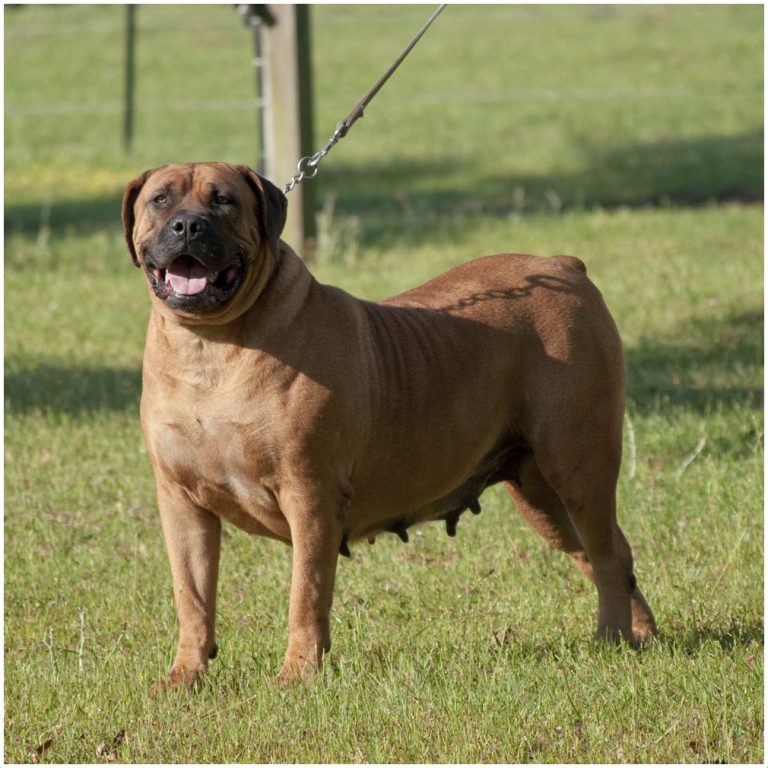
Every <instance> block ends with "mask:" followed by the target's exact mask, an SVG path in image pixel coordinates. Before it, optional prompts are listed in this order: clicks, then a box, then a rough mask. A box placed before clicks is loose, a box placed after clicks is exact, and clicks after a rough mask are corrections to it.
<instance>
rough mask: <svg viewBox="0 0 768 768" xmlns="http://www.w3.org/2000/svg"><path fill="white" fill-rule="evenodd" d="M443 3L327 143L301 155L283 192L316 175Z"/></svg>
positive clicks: (442, 7) (442, 6)
mask: <svg viewBox="0 0 768 768" xmlns="http://www.w3.org/2000/svg"><path fill="white" fill-rule="evenodd" d="M445 5H446V4H445V3H443V4H442V5H439V6H438V7H437V10H435V12H434V13H433V14H432V15H431V16H430V17H429V18H428V19H427V21H426V22H425V23H424V26H422V28H421V29H420V30H419V31H418V32H417V33H416V36H415V37H414V38H413V40H411V42H410V43H408V45H407V46H406V47H405V48H404V49H403V52H402V53H401V54H400V55H399V56H398V57H397V58H396V59H395V60H394V61H393V62H392V64H391V66H390V67H389V69H388V70H387V71H386V72H385V73H384V74H383V75H382V76H381V77H380V78H379V79H378V80H377V81H376V84H375V85H374V86H373V88H371V90H370V91H368V93H366V94H365V96H363V98H362V99H360V101H359V102H358V103H357V105H356V106H355V108H354V109H353V110H352V111H351V112H350V113H349V114H348V115H347V116H346V117H345V118H344V119H343V120H342V121H341V122H340V123H339V124H338V125H337V126H336V130H335V131H334V132H333V134H332V135H331V138H330V139H328V143H327V144H326V145H325V146H324V147H323V148H322V149H321V150H320V151H319V152H315V154H314V155H307V156H306V157H302V158H301V160H299V164H298V167H297V170H298V173H296V175H295V176H293V177H292V178H291V180H290V181H289V182H288V183H287V184H286V185H285V188H284V189H283V194H286V195H287V194H288V193H289V192H290V191H291V190H292V189H293V188H294V187H295V186H296V185H297V184H300V183H301V182H302V181H304V180H305V179H313V178H314V177H315V176H317V171H318V170H319V168H318V166H319V165H320V161H321V160H322V159H323V158H324V157H325V156H326V155H327V154H328V153H329V152H330V151H331V148H332V147H333V145H334V144H336V143H337V142H338V141H339V140H341V139H343V138H344V137H345V136H346V135H347V133H349V129H350V128H351V127H352V126H353V125H354V124H355V122H356V121H357V120H359V119H360V118H361V117H362V116H363V111H364V110H365V108H366V107H367V106H368V104H370V103H371V101H373V98H374V97H375V96H376V94H377V93H378V92H379V91H380V90H381V89H382V87H383V86H384V83H386V82H387V80H389V78H390V77H392V74H393V73H394V71H395V70H396V69H397V68H398V67H399V66H400V64H402V63H403V60H404V59H405V57H406V56H407V55H408V54H409V53H410V52H411V51H412V50H413V48H414V46H415V45H416V43H418V42H419V40H421V38H422V37H423V36H424V33H425V32H426V31H427V30H428V29H429V28H430V27H431V26H432V22H433V21H434V20H435V19H436V18H437V17H438V16H439V15H440V14H441V13H442V12H443V9H444V8H445Z"/></svg>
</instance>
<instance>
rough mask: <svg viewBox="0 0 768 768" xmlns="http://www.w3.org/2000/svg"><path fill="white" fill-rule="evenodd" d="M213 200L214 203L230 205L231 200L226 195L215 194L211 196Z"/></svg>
mask: <svg viewBox="0 0 768 768" xmlns="http://www.w3.org/2000/svg"><path fill="white" fill-rule="evenodd" d="M213 202H214V203H216V205H230V204H231V202H232V201H231V200H230V199H229V198H228V197H227V196H226V195H216V196H215V197H214V198H213Z"/></svg>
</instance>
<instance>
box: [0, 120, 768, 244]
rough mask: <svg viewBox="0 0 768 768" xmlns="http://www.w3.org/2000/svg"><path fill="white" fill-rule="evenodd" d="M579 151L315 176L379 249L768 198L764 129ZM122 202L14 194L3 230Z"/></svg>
mask: <svg viewBox="0 0 768 768" xmlns="http://www.w3.org/2000/svg"><path fill="white" fill-rule="evenodd" d="M509 152H510V153H513V152H514V149H510V150H509ZM581 154H582V155H583V156H584V157H585V158H586V160H585V163H584V165H585V168H584V169H583V170H582V171H580V172H577V173H573V174H559V175H558V174H554V175H543V176H516V175H514V174H494V175H492V176H481V175H478V171H477V168H476V166H475V165H474V164H473V163H472V161H471V159H457V158H456V157H454V156H448V155H447V156H446V157H445V158H435V159H430V160H426V161H418V160H412V159H403V158H400V159H398V158H386V159H383V160H381V159H372V160H369V161H366V163H365V164H364V165H354V166H350V165H345V164H344V161H343V155H341V156H340V157H339V159H338V160H337V162H329V164H328V165H327V166H324V167H323V169H322V173H321V176H320V178H319V180H318V181H317V182H311V183H315V184H317V185H318V193H319V198H320V199H321V200H322V198H323V197H327V196H331V197H333V198H334V200H335V214H336V215H337V216H340V217H342V218H344V217H356V218H359V220H360V221H361V223H362V227H361V229H360V238H361V240H362V242H363V243H364V244H366V245H377V246H386V245H389V244H391V243H392V242H395V241H397V240H402V239H403V238H406V239H408V241H409V242H411V243H418V242H422V241H427V242H440V241H441V240H442V241H444V240H445V239H450V238H451V237H452V234H451V227H452V226H455V221H456V220H457V218H458V219H459V220H460V219H461V217H462V216H465V215H471V214H485V215H494V216H505V215H509V214H510V213H517V214H523V215H524V214H527V213H556V212H560V211H564V210H568V209H572V208H587V209H589V208H593V207H603V208H615V207H619V206H628V207H648V206H661V205H680V206H688V205H700V204H705V203H710V202H725V201H741V202H756V201H760V200H762V199H763V136H762V129H760V130H755V131H752V132H747V133H744V134H742V135H737V136H701V137H697V138H691V139H683V140H678V141H666V142H655V143H648V144H628V145H626V146H624V147H621V148H618V149H609V150H605V149H603V148H602V147H598V146H596V145H586V144H585V145H584V146H583V147H582V148H581ZM168 160H169V161H171V160H174V161H176V160H183V158H168ZM446 175H447V178H448V179H451V178H455V179H456V180H457V181H456V185H455V186H453V187H451V186H447V185H449V184H450V182H449V181H448V182H447V181H446ZM126 181H128V179H127V178H126ZM277 181H280V180H277ZM120 203H121V199H120V194H119V193H116V194H114V195H112V196H106V197H100V198H96V199H80V200H72V199H67V200H60V201H59V200H55V199H54V200H53V201H52V204H51V206H50V209H47V208H46V206H45V205H43V203H35V204H30V203H25V204H17V205H14V204H13V203H10V204H9V203H7V201H6V208H5V231H6V234H23V235H28V236H29V235H32V236H34V235H36V234H38V233H39V232H40V230H41V227H48V228H49V229H50V231H51V232H54V233H63V232H67V231H69V230H72V231H75V232H77V233H88V232H93V231H98V230H103V229H105V228H110V229H112V228H116V227H119V226H120Z"/></svg>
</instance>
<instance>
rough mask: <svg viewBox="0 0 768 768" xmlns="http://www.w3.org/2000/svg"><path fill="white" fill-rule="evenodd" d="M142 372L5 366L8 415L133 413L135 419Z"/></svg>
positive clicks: (45, 365)
mask: <svg viewBox="0 0 768 768" xmlns="http://www.w3.org/2000/svg"><path fill="white" fill-rule="evenodd" d="M140 394H141V371H140V370H138V369H122V368H97V367H94V368H83V367H72V368H68V367H65V366H63V365H52V364H49V363H42V364H40V365H37V366H34V367H32V368H23V369H21V368H15V369H14V366H13V365H9V364H8V363H6V374H5V409H6V412H7V413H11V414H14V413H18V414H21V413H30V412H35V411H38V412H41V413H51V412H54V413H60V414H67V415H69V416H79V415H82V414H85V413H91V412H97V411H110V412H115V411H125V412H131V411H135V412H136V414H137V418H138V410H139V405H138V404H139V396H140Z"/></svg>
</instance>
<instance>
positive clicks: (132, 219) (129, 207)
mask: <svg viewBox="0 0 768 768" xmlns="http://www.w3.org/2000/svg"><path fill="white" fill-rule="evenodd" d="M156 170H157V169H156V168H153V169H152V170H149V171H144V173H142V174H141V176H138V177H137V178H135V179H134V180H133V181H131V182H129V184H128V186H127V187H126V188H125V192H123V229H124V231H125V242H126V243H127V244H128V252H129V253H130V254H131V258H132V259H133V263H134V265H135V266H137V267H138V266H139V257H138V256H137V254H136V247H135V246H134V244H133V225H134V224H135V223H136V213H135V211H134V205H135V204H136V198H137V197H138V196H139V192H141V188H142V187H143V186H144V183H145V182H146V180H147V179H148V178H149V177H150V176H151V175H152V174H153V173H154V172H155V171H156Z"/></svg>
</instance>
